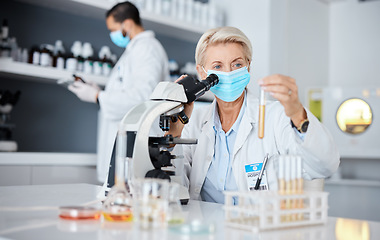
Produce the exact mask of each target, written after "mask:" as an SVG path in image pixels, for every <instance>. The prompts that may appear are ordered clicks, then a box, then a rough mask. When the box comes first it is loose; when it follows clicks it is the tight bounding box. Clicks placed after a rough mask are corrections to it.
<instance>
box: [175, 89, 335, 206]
mask: <svg viewBox="0 0 380 240" xmlns="http://www.w3.org/2000/svg"><path fill="white" fill-rule="evenodd" d="M215 104H216V101H215V100H214V102H213V103H212V104H211V105H210V106H206V107H203V108H200V109H197V110H194V113H193V114H192V116H191V118H190V121H189V123H188V125H187V126H185V128H184V130H183V132H182V136H181V137H182V138H197V139H198V144H196V145H182V148H183V155H184V162H185V167H184V170H185V174H184V175H185V178H184V183H185V185H187V186H188V187H189V192H190V198H191V199H197V200H200V199H201V197H200V191H201V188H202V185H203V182H204V180H205V177H206V174H207V171H208V168H209V166H210V163H211V161H212V159H213V155H214V144H215V133H214V129H213V119H212V116H213V107H214V105H215ZM306 112H307V116H308V119H309V121H310V124H309V127H308V130H307V133H306V135H305V139H304V141H302V140H301V139H300V137H299V136H297V133H296V132H295V130H294V129H293V128H292V126H291V125H290V119H289V118H288V117H287V116H286V115H285V111H284V108H283V106H282V105H281V104H280V103H279V102H278V101H275V102H271V103H267V105H266V113H265V136H264V138H263V139H259V138H258V100H257V99H255V98H254V96H252V94H251V93H250V91H249V90H247V108H246V110H245V113H244V116H243V118H242V120H241V123H240V126H239V129H238V133H237V137H236V141H235V145H234V148H233V159H232V161H233V162H232V171H233V174H234V177H235V182H236V183H237V186H238V189H239V191H248V190H249V188H248V183H247V180H246V173H245V168H244V167H245V165H246V164H252V163H261V162H263V159H264V156H265V154H266V153H269V156H272V155H275V154H286V153H287V152H288V151H289V154H298V155H300V156H302V158H303V160H304V161H303V177H304V178H305V179H309V180H310V179H314V178H325V177H328V176H330V175H331V174H332V173H333V172H334V171H336V169H337V168H338V166H339V162H340V160H339V159H340V156H339V153H338V150H337V147H336V145H335V143H334V141H333V139H332V137H331V135H330V133H329V132H328V131H327V129H326V128H325V127H324V126H323V125H322V124H321V123H320V122H319V121H318V119H317V118H316V117H315V116H314V115H313V114H312V113H311V112H310V111H309V110H307V109H306ZM277 168H278V158H271V159H270V160H269V161H268V163H267V166H266V170H267V181H268V187H269V189H270V190H276V189H277V188H278V187H277V174H276V169H277Z"/></svg>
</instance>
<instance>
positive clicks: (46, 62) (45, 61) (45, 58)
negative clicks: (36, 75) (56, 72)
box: [40, 53, 50, 66]
mask: <svg viewBox="0 0 380 240" xmlns="http://www.w3.org/2000/svg"><path fill="white" fill-rule="evenodd" d="M40 65H41V66H50V55H49V54H48V53H41V57H40Z"/></svg>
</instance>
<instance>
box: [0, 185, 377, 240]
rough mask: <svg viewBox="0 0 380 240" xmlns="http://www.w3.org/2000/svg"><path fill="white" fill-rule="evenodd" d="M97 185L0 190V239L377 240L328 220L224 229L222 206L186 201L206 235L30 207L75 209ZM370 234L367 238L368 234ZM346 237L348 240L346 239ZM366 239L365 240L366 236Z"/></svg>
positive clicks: (348, 222) (367, 227)
mask: <svg viewBox="0 0 380 240" xmlns="http://www.w3.org/2000/svg"><path fill="white" fill-rule="evenodd" d="M99 189H100V187H99V186H95V185H88V184H67V185H40V186H16V187H0V239H20V240H22V239H39V240H40V239H41V240H43V239H49V240H51V239H55V240H56V239H57V240H59V239H65V240H66V239H70V240H75V239H81V240H85V239H98V240H103V239H106V240H113V239H136V240H145V239H146V240H148V239H149V240H155V239H157V240H158V239H160V240H161V239H192V238H196V239H197V240H198V239H208V240H210V239H234V240H235V239H244V240H245V239H260V240H265V239H268V240H269V239H271V240H275V239H281V240H286V239H289V240H290V239H291V240H294V239H323V240H325V239H328V240H329V239H379V238H380V223H379V222H370V221H360V220H353V219H344V218H332V217H329V219H328V223H327V224H326V225H316V226H309V227H299V228H291V229H283V230H272V231H263V232H259V233H253V232H250V231H243V230H239V229H234V228H230V227H226V226H225V223H224V210H223V205H221V204H214V203H207V202H199V201H190V202H189V204H188V205H187V206H184V207H183V209H184V211H185V214H186V215H187V219H186V221H187V222H192V221H200V222H201V224H202V226H210V225H213V226H214V227H215V231H213V232H211V233H200V234H196V235H194V234H186V233H182V234H181V233H179V232H178V231H176V230H175V229H173V228H167V229H158V230H150V231H143V230H138V229H137V228H136V227H134V225H133V223H110V222H102V221H67V220H60V219H59V218H58V211H57V210H56V209H53V210H41V209H40V210H38V209H36V208H34V209H32V207H45V208H48V207H50V208H51V207H53V208H54V207H58V206H62V205H80V204H83V203H86V202H89V201H92V200H94V199H95V196H96V194H97V192H98V191H99ZM368 234H370V235H368ZM347 236H348V237H347ZM366 236H368V238H366Z"/></svg>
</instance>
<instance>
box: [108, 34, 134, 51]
mask: <svg viewBox="0 0 380 240" xmlns="http://www.w3.org/2000/svg"><path fill="white" fill-rule="evenodd" d="M110 37H111V40H112V42H113V43H115V44H116V46H119V47H121V48H126V47H127V45H128V43H129V41H130V40H131V39H130V38H129V36H128V35H127V36H126V37H124V36H123V32H122V31H121V30H119V31H113V32H110Z"/></svg>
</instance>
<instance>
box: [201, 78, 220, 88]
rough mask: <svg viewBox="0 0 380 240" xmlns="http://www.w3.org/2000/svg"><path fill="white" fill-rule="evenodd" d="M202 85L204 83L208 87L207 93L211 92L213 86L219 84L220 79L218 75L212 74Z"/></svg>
mask: <svg viewBox="0 0 380 240" xmlns="http://www.w3.org/2000/svg"><path fill="white" fill-rule="evenodd" d="M201 83H203V84H204V85H205V87H206V90H205V92H206V91H208V90H210V88H212V87H213V86H215V85H216V84H218V83H219V78H218V76H217V75H216V74H214V73H212V74H210V75H209V76H208V77H207V78H206V79H205V80H202V81H201Z"/></svg>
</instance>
